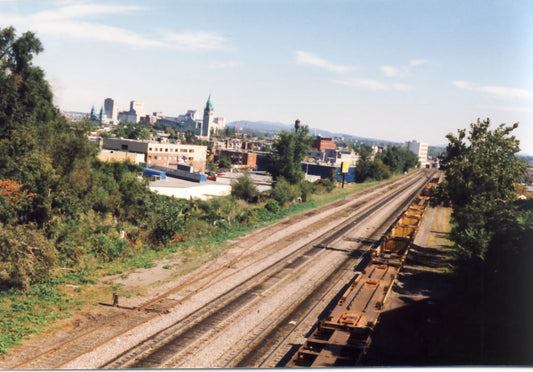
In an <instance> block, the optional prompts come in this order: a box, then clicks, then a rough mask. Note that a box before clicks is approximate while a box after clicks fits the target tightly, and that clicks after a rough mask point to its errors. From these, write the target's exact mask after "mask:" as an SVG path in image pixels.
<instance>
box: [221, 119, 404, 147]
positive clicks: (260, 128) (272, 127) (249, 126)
mask: <svg viewBox="0 0 533 372" xmlns="http://www.w3.org/2000/svg"><path fill="white" fill-rule="evenodd" d="M245 125H246V132H248V133H250V132H252V131H254V132H263V133H279V132H281V131H282V130H285V131H289V130H291V129H293V128H294V124H284V123H278V122H270V121H247V120H238V121H232V122H230V123H228V124H226V126H229V127H239V131H242V130H243V128H244V126H245ZM309 133H310V134H311V135H313V136H314V135H315V133H316V135H321V136H323V137H335V138H339V137H342V138H344V140H345V141H347V142H354V141H360V142H365V143H372V144H376V145H389V144H392V145H400V144H402V142H393V141H387V140H382V139H378V138H368V137H359V136H354V135H351V134H345V133H337V132H329V131H327V130H324V129H319V128H309Z"/></svg>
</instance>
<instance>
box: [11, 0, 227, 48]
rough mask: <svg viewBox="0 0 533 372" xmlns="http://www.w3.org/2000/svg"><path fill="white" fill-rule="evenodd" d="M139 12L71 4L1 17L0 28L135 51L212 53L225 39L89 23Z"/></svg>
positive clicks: (135, 8)
mask: <svg viewBox="0 0 533 372" xmlns="http://www.w3.org/2000/svg"><path fill="white" fill-rule="evenodd" d="M142 9H144V8H142V7H138V6H126V5H124V6H113V5H101V4H73V5H67V6H61V7H58V8H56V9H54V10H46V11H42V12H37V13H34V14H30V15H26V16H20V15H16V14H3V15H2V14H0V24H2V23H8V24H12V25H14V26H15V27H16V28H17V29H22V30H31V31H33V32H36V33H37V34H42V35H51V36H59V37H61V38H72V39H87V40H94V41H105V42H112V43H116V44H123V45H129V46H135V47H156V48H168V49H177V50H214V49H223V48H224V44H225V39H224V38H223V37H221V36H219V35H217V34H215V33H212V32H206V31H189V32H183V33H175V32H167V33H164V34H162V35H160V37H148V36H145V35H142V34H139V33H137V32H134V31H131V30H129V29H125V28H120V27H116V26H110V25H107V24H104V23H101V22H100V23H99V22H92V21H89V19H90V18H91V16H101V15H106V14H107V15H115V16H120V15H123V14H127V13H131V12H138V11H140V10H142ZM80 18H81V20H80Z"/></svg>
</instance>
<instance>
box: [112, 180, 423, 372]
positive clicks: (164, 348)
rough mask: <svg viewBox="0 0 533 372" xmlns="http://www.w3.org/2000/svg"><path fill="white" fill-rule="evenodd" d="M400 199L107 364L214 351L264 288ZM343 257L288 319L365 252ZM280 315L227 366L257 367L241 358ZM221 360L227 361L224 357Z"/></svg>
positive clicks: (169, 361) (155, 364) (176, 363)
mask: <svg viewBox="0 0 533 372" xmlns="http://www.w3.org/2000/svg"><path fill="white" fill-rule="evenodd" d="M417 191H418V189H417ZM415 193H416V192H415ZM396 197H397V195H396V194H393V195H390V196H389V197H387V198H384V199H383V200H381V201H380V202H378V203H376V204H375V205H374V206H373V207H372V208H368V209H365V210H363V211H361V212H360V213H358V214H356V215H355V216H353V218H352V219H350V221H347V222H346V223H345V224H343V225H342V226H340V227H339V228H338V229H337V230H336V231H334V232H332V233H330V234H328V236H322V237H320V238H319V239H317V240H315V241H313V242H312V243H309V244H308V245H307V246H305V247H302V249H301V250H298V251H296V252H294V255H293V257H291V258H290V259H288V260H287V259H285V260H283V261H281V262H279V263H278V264H281V266H279V265H276V267H272V270H273V271H272V272H271V273H270V274H268V275H266V276H265V277H262V278H256V280H255V279H254V281H253V282H250V283H249V284H248V285H247V287H246V289H244V290H243V291H239V292H238V293H236V294H235V295H234V296H232V299H231V300H230V301H229V302H228V303H223V304H221V305H220V306H217V307H215V308H214V309H213V311H212V313H211V315H209V317H207V318H202V317H199V318H197V319H196V321H195V322H194V324H190V323H187V324H186V325H177V326H176V328H175V329H172V330H171V331H170V332H168V331H167V332H165V333H163V334H160V335H158V337H156V339H154V340H153V341H152V344H151V345H143V347H142V348H138V349H136V350H131V351H130V353H128V355H127V356H123V357H126V360H124V361H122V362H120V363H119V364H116V363H117V362H115V363H114V364H110V365H106V366H104V367H105V368H107V367H127V368H161V367H181V366H183V365H181V364H180V363H181V362H182V361H183V360H187V359H191V358H194V357H195V356H196V355H197V353H198V350H202V349H210V347H211V345H210V343H211V340H212V339H213V338H214V337H216V334H217V333H218V332H219V330H220V329H224V328H226V327H227V326H228V325H230V324H232V323H233V322H235V321H236V320H237V319H239V317H240V316H239V315H235V314H236V312H237V311H239V312H240V313H244V314H246V313H247V312H248V313H253V309H254V308H255V307H254V305H255V306H257V304H260V303H261V302H262V301H263V299H264V297H266V296H269V294H268V293H267V294H265V291H270V292H272V291H275V290H277V289H278V288H280V287H281V286H282V285H283V284H284V282H287V281H291V280H294V277H295V275H299V272H298V270H300V271H301V270H305V268H303V267H304V265H309V261H310V260H317V261H318V260H322V259H323V257H322V256H323V254H321V253H324V252H325V250H324V247H327V246H328V245H331V243H332V242H333V241H334V240H336V239H339V237H341V236H343V235H344V234H346V232H347V231H348V230H350V229H353V227H354V226H355V225H356V224H357V223H360V222H361V221H363V220H364V219H365V218H368V216H369V215H370V214H371V213H372V212H373V211H374V209H375V208H380V207H381V206H382V205H383V204H386V203H389V202H390V201H391V200H392V199H394V198H396ZM404 207H405V203H403V204H402V205H400V206H399V207H398V210H401V209H403V208H404ZM388 224H390V221H387V222H385V223H383V224H382V225H381V226H380V227H379V228H378V229H376V232H375V233H376V234H377V233H378V230H380V229H381V230H383V227H384V226H385V225H387V227H388ZM360 245H362V244H360ZM330 249H331V247H330ZM344 256H345V257H346V258H345V259H344V260H343V261H341V262H340V264H339V263H335V264H334V265H333V266H332V267H331V268H329V269H328V271H327V272H326V273H325V274H324V275H323V276H322V277H321V278H320V279H319V280H316V281H315V283H313V285H312V286H311V287H309V288H308V290H307V291H305V293H304V294H302V295H301V296H300V297H299V298H298V299H297V300H295V301H293V302H292V303H291V304H290V305H289V307H288V308H287V310H285V311H284V315H285V317H287V316H294V314H295V312H294V311H296V309H297V308H302V306H299V305H300V304H301V303H302V302H303V301H307V303H308V304H309V303H312V302H313V299H314V298H316V296H317V293H320V292H321V291H320V290H318V289H319V288H322V287H329V284H328V283H330V282H331V280H332V279H333V278H334V277H339V276H342V275H343V274H344V273H345V271H346V270H347V269H348V267H349V266H350V265H352V264H353V262H354V260H360V259H361V254H357V255H356V256H358V257H353V256H352V255H350V254H349V255H346V254H345V255H344ZM287 261H288V262H287ZM302 268H303V269H302ZM339 280H340V279H339ZM329 291H331V289H329ZM257 293H261V294H262V295H261V296H259V295H257ZM304 307H305V306H304ZM282 315H283V314H282ZM281 317H282V316H281V315H276V316H274V317H273V320H272V321H271V322H270V324H267V326H266V328H264V329H263V330H262V331H261V332H260V333H259V334H258V335H256V336H254V337H251V340H250V341H249V342H248V343H247V344H246V345H245V346H244V348H243V349H242V350H241V351H237V353H236V355H235V356H232V353H231V352H230V353H228V355H226V356H225V359H226V360H227V359H228V358H229V360H227V361H226V362H225V364H224V365H223V366H224V367H229V366H237V367H238V366H251V365H254V364H249V358H248V359H242V360H244V364H239V362H241V363H242V360H241V359H240V356H242V355H243V354H244V351H247V350H250V349H253V347H252V346H253V345H256V346H257V345H259V344H261V345H264V342H259V341H262V340H263V339H264V337H261V336H262V335H266V334H267V331H269V330H272V329H273V328H274V329H275V328H276V327H278V326H277V323H279V322H280V320H281ZM246 336H247V337H248V338H250V332H247V334H246ZM263 347H264V346H263ZM230 356H231V357H230ZM120 359H121V358H119V360H120ZM222 359H224V356H223V357H222ZM185 366H186V365H185ZM254 366H255V365H254Z"/></svg>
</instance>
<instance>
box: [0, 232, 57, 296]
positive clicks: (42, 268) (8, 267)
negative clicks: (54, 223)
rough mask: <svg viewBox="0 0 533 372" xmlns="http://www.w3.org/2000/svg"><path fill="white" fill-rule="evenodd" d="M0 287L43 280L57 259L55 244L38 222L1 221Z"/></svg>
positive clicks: (24, 285) (27, 285)
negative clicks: (26, 223)
mask: <svg viewBox="0 0 533 372" xmlns="http://www.w3.org/2000/svg"><path fill="white" fill-rule="evenodd" d="M0 247H1V250H0V288H9V287H17V288H21V289H28V288H29V287H30V284H32V283H42V282H44V281H45V280H46V278H47V277H48V274H49V271H50V270H51V269H52V268H53V267H54V265H55V264H56V262H57V259H58V254H57V251H56V249H55V248H54V246H53V244H52V243H51V242H50V241H48V239H47V238H46V237H45V236H44V234H43V231H42V230H40V229H38V228H37V227H36V226H35V225H16V226H5V225H3V224H0Z"/></svg>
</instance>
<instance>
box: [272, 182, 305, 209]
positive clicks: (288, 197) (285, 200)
mask: <svg viewBox="0 0 533 372" xmlns="http://www.w3.org/2000/svg"><path fill="white" fill-rule="evenodd" d="M300 194H301V191H300V187H299V186H298V185H291V184H290V183H289V182H288V181H287V180H285V178H283V177H280V178H278V180H277V181H276V184H275V185H274V187H273V188H272V191H271V192H270V197H271V198H272V199H274V200H276V201H277V202H278V203H279V204H280V205H282V206H285V205H287V204H289V203H290V202H292V201H293V200H296V199H297V198H299V197H300Z"/></svg>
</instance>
